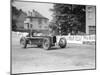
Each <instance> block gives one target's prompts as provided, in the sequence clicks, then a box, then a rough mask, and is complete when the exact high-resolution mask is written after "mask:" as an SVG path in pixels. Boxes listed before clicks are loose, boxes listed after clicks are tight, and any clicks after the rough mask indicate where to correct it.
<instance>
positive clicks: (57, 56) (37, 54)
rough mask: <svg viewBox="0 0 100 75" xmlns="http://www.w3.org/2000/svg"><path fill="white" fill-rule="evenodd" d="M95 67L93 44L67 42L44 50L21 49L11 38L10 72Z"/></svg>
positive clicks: (14, 39)
mask: <svg viewBox="0 0 100 75" xmlns="http://www.w3.org/2000/svg"><path fill="white" fill-rule="evenodd" d="M94 68H95V46H94V45H76V44H68V45H67V47H66V48H64V49H61V48H59V47H53V48H52V49H51V50H44V49H42V48H37V47H36V46H28V48H26V49H22V48H21V47H20V45H19V40H18V39H17V38H12V73H29V72H45V71H60V70H78V69H94Z"/></svg>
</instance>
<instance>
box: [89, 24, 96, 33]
mask: <svg viewBox="0 0 100 75" xmlns="http://www.w3.org/2000/svg"><path fill="white" fill-rule="evenodd" d="M95 33H96V26H89V34H95Z"/></svg>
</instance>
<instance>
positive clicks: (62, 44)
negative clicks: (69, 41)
mask: <svg viewBox="0 0 100 75" xmlns="http://www.w3.org/2000/svg"><path fill="white" fill-rule="evenodd" d="M59 46H60V47H61V48H65V47H66V39H65V38H60V40H59Z"/></svg>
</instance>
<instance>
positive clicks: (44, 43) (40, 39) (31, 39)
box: [20, 34, 66, 50]
mask: <svg viewBox="0 0 100 75" xmlns="http://www.w3.org/2000/svg"><path fill="white" fill-rule="evenodd" d="M56 42H57V38H56V36H49V35H48V36H32V35H30V34H28V35H27V36H24V37H21V39H20V44H21V46H22V48H26V47H27V45H28V44H29V45H37V46H38V47H43V48H44V49H46V50H48V49H50V48H51V47H52V46H55V43H56ZM59 46H60V47H61V48H65V47H66V39H65V38H61V39H60V41H59Z"/></svg>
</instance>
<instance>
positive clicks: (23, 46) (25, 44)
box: [20, 38, 27, 48]
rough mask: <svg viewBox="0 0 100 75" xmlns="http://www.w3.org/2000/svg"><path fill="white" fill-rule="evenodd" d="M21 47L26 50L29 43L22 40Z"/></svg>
mask: <svg viewBox="0 0 100 75" xmlns="http://www.w3.org/2000/svg"><path fill="white" fill-rule="evenodd" d="M20 45H21V47H22V48H26V47H27V42H26V39H25V38H21V40H20Z"/></svg>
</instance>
